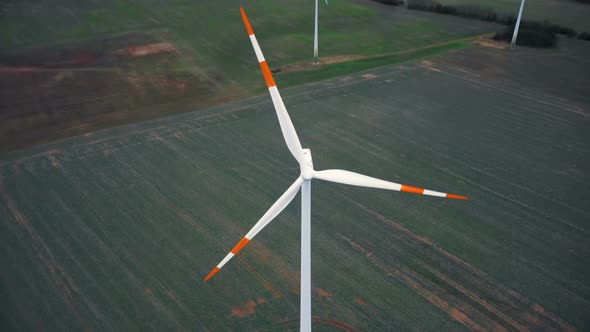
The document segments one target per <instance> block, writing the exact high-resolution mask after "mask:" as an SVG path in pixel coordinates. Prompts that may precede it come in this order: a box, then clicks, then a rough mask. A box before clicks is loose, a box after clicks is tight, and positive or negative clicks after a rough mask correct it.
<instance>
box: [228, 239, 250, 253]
mask: <svg viewBox="0 0 590 332" xmlns="http://www.w3.org/2000/svg"><path fill="white" fill-rule="evenodd" d="M248 242H250V240H248V239H247V238H246V237H244V238H242V239H241V240H240V242H238V244H236V246H235V247H234V248H233V249H232V250H231V253H232V254H234V255H235V254H237V253H238V252H240V250H242V248H244V246H245V245H247V244H248Z"/></svg>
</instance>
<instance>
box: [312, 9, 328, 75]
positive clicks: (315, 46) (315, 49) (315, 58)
mask: <svg viewBox="0 0 590 332" xmlns="http://www.w3.org/2000/svg"><path fill="white" fill-rule="evenodd" d="M325 1H326V5H327V4H328V0H325ZM318 10H319V6H318V0H315V22H314V30H313V64H314V65H317V64H318V63H319V61H318Z"/></svg>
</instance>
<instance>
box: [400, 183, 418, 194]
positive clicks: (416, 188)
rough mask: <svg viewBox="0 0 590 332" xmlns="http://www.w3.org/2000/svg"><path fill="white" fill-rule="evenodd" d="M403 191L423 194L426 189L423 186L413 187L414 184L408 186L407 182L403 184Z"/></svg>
mask: <svg viewBox="0 0 590 332" xmlns="http://www.w3.org/2000/svg"><path fill="white" fill-rule="evenodd" d="M401 191H403V192H405V193H412V194H422V193H424V189H422V188H418V187H412V186H406V185H405V184H402V189H401Z"/></svg>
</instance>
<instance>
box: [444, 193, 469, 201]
mask: <svg viewBox="0 0 590 332" xmlns="http://www.w3.org/2000/svg"><path fill="white" fill-rule="evenodd" d="M447 198H452V199H461V200H464V201H466V200H468V199H469V198H467V196H461V195H455V194H447Z"/></svg>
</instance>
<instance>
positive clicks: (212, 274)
mask: <svg viewBox="0 0 590 332" xmlns="http://www.w3.org/2000/svg"><path fill="white" fill-rule="evenodd" d="M217 272H219V268H218V267H217V266H216V267H215V268H214V269H213V270H211V272H209V274H208V275H207V277H205V281H207V280H209V279H211V277H213V276H214V275H215V273H217Z"/></svg>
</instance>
